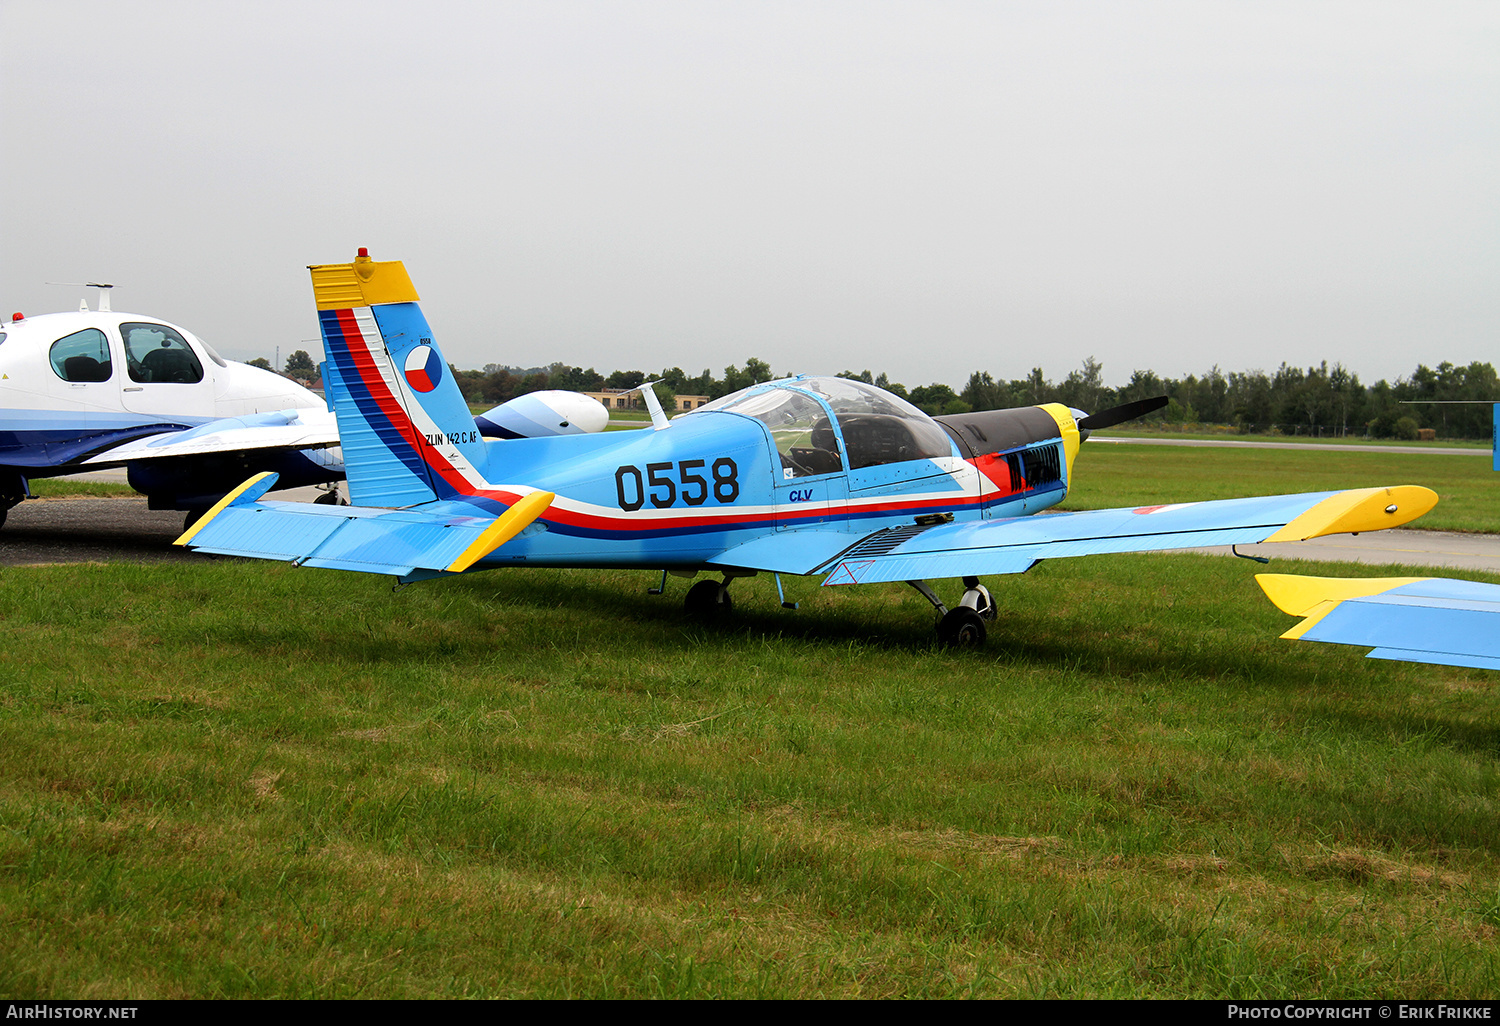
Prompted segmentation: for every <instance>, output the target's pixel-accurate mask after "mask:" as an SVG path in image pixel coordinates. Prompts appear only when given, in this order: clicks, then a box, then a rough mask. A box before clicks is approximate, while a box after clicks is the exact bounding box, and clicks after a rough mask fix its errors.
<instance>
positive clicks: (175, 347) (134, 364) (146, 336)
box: [120, 323, 203, 385]
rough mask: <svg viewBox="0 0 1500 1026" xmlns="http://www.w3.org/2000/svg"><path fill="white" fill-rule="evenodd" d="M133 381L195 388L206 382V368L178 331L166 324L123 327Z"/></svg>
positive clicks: (121, 330) (129, 324) (127, 363)
mask: <svg viewBox="0 0 1500 1026" xmlns="http://www.w3.org/2000/svg"><path fill="white" fill-rule="evenodd" d="M120 334H121V336H123V337H124V339H125V364H126V366H127V367H128V368H129V369H130V380H131V381H139V382H142V383H144V384H160V383H162V382H166V383H169V384H178V385H192V384H196V383H197V382H199V381H202V380H203V364H201V363H199V362H198V357H197V356H195V355H194V354H193V350H192V347H191V346H189V345H188V344H187V339H185V338H183V337H182V336H181V335H180V334H178V332H177V331H176V329H174V328H172V327H169V326H168V325H165V324H138V323H126V324H121V325H120Z"/></svg>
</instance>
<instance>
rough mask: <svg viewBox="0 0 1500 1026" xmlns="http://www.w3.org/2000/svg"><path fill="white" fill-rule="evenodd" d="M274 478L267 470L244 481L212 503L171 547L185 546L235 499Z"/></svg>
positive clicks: (231, 504)
mask: <svg viewBox="0 0 1500 1026" xmlns="http://www.w3.org/2000/svg"><path fill="white" fill-rule="evenodd" d="M275 476H276V475H275V474H274V473H272V472H271V471H269V470H268V471H266V472H265V473H263V474H256V475H255V476H254V477H252V478H251V479H250V480H248V481H246V482H245V483H244V484H242V485H240V486H239V487H238V488H236V489H235V490H234V491H232V492H230V493H229V494H228V495H226V496H224V498H222V499H220V500H219V501H218V502H216V503H214V504H213V507H212V508H211V509H209V511H208V512H207V513H205V514H203V515H202V516H201V517H199V518H198V522H197V523H195V524H194V525H193V526H192V527H189V528H188V529H187V530H186V531H183V532H182V536H181V537H180V538H178V539H177V540H176V541H174V542H173V543H172V544H173V545H186V544H187V543H188V542H190V541H192V540H193V536H194V535H196V534H197V533H198V532H199V531H201V530H203V529H204V528H205V527H207V526H208V522H209V521H210V520H212V519H213V518H214V517H216V516H218V515H219V514H220V513H222V512H224V511H225V510H226V509H228V508H229V507H230V506H233V505H234V500H235V499H238V498H239V497H240V496H241V495H244V494H245V493H246V492H248V491H249V490H250V489H252V488H254V487H255V486H256V485H258V484H260V483H261V482H262V481H264V480H265V479H266V478H268V477H275Z"/></svg>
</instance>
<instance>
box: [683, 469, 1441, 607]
mask: <svg viewBox="0 0 1500 1026" xmlns="http://www.w3.org/2000/svg"><path fill="white" fill-rule="evenodd" d="M1436 503H1437V495H1436V494H1435V493H1434V492H1432V491H1431V490H1430V489H1427V488H1422V487H1420V486H1416V485H1400V486H1397V487H1394V488H1361V489H1352V490H1348V491H1342V492H1310V493H1306V494H1302V495H1270V496H1259V497H1256V498H1249V499H1220V500H1215V501H1211V502H1188V503H1175V504H1172V505H1168V506H1139V507H1135V508H1133V509H1100V510H1089V511H1087V512H1082V513H1054V514H1040V515H1037V516H1029V517H1012V518H1007V519H1004V520H980V521H965V522H961V523H946V524H936V525H932V526H924V525H919V524H911V525H907V526H904V527H893V528H886V529H885V530H881V531H876V532H874V533H873V534H868V535H865V536H864V537H861V538H851V536H850V535H848V534H843V535H839V534H837V533H836V532H833V531H816V532H813V533H814V534H816V535H818V536H819V537H818V539H817V541H821V543H822V544H823V546H824V548H825V550H826V549H827V548H829V547H831V546H833V545H834V544H836V543H838V542H839V541H842V542H843V546H842V547H841V548H839V549H837V550H836V551H834V552H829V553H827V555H822V553H817V552H816V549H817V545H816V543H815V540H814V539H811V538H806V539H796V540H795V541H796V544H797V545H799V546H800V551H801V552H802V553H804V554H806V555H807V556H809V557H810V558H812V559H814V560H815V561H814V562H811V563H809V564H805V565H804V567H803V568H802V569H800V570H794V569H793V568H792V567H790V566H788V565H786V562H787V556H788V555H789V554H790V553H791V551H792V545H793V542H794V539H792V538H790V537H788V538H787V540H786V541H785V542H782V541H781V540H780V539H781V538H782V537H785V536H784V535H778V536H777V538H776V539H774V540H773V539H763V540H757V541H754V542H751V543H749V544H748V545H746V546H742V547H741V548H740V549H730V550H728V551H726V552H724V553H722V554H721V555H720V556H719V557H717V558H716V559H714V560H713V561H712V562H713V563H715V564H716V565H721V566H744V567H748V568H753V569H760V570H772V569H775V570H779V571H781V572H797V573H803V574H827V575H828V576H827V578H826V579H825V580H824V581H823V584H824V586H825V587H826V586H830V585H840V584H871V583H874V582H877V581H912V580H923V579H926V578H939V577H966V576H974V577H978V576H983V575H986V574H1018V573H1024V572H1025V571H1027V570H1028V569H1030V568H1031V566H1032V565H1033V564H1034V563H1036V562H1037V561H1038V560H1042V559H1060V558H1063V557H1067V556H1088V555H1097V554H1101V553H1108V552H1151V551H1157V550H1162V549H1182V548H1193V547H1198V546H1203V545H1247V544H1251V543H1253V542H1282V541H1303V540H1306V539H1308V538H1317V537H1320V536H1322V535H1327V534H1344V533H1358V532H1360V531H1378V530H1382V529H1384V528H1388V527H1400V526H1401V525H1402V524H1405V523H1408V522H1410V521H1411V520H1414V519H1416V518H1417V517H1419V516H1421V515H1422V514H1423V513H1426V512H1427V511H1428V510H1429V509H1431V508H1432V507H1433V506H1434V505H1435V504H1436ZM801 533H803V532H786V535H794V534H801ZM820 555H821V556H822V558H821V559H818V558H817V557H818V556H820Z"/></svg>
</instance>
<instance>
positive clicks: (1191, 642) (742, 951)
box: [0, 447, 1500, 998]
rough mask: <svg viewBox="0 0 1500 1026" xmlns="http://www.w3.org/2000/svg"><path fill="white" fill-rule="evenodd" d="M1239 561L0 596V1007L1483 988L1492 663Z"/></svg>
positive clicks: (210, 585)
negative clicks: (129, 1000) (937, 612)
mask: <svg viewBox="0 0 1500 1026" xmlns="http://www.w3.org/2000/svg"><path fill="white" fill-rule="evenodd" d="M1100 448H1101V449H1102V448H1104V447H1100ZM1087 455H1089V456H1090V458H1092V456H1094V455H1096V454H1087ZM1098 455H1103V456H1105V457H1106V458H1107V457H1108V455H1109V454H1107V453H1104V454H1098ZM1476 462H1477V461H1476ZM1278 568H1279V569H1296V566H1295V564H1292V563H1289V562H1286V561H1282V562H1281V563H1280V565H1279V567H1278ZM1308 569H1311V568H1308ZM1254 570H1255V567H1253V566H1252V565H1251V564H1249V563H1246V562H1244V561H1241V560H1233V559H1220V558H1213V557H1203V556H1186V555H1180V556H1116V557H1102V558H1095V559H1081V560H1059V561H1055V562H1050V563H1044V564H1042V565H1041V566H1039V567H1037V568H1036V569H1035V570H1033V571H1032V572H1031V573H1030V574H1027V575H1025V576H1024V577H1019V578H1008V579H1005V580H1003V581H992V582H991V584H992V586H995V587H996V589H997V595H998V596H999V599H1000V605H1001V608H1002V614H1001V619H1000V621H999V622H998V623H997V624H996V625H995V626H994V627H993V628H992V630H991V634H990V646H989V647H988V648H987V649H985V650H984V651H982V652H979V653H968V652H964V653H954V652H949V651H945V650H940V649H937V648H935V647H934V646H933V644H932V642H931V616H930V609H929V607H928V606H927V604H926V603H925V601H923V600H922V599H921V598H919V597H918V596H916V595H915V594H914V593H912V592H911V591H910V590H909V589H905V588H903V587H900V586H873V587H868V588H858V589H819V588H817V587H815V586H814V584H813V583H812V582H808V581H801V580H795V581H788V584H789V587H790V590H791V593H792V594H791V597H793V598H796V599H799V600H801V601H802V602H803V603H804V608H803V609H802V610H800V611H798V612H788V611H784V610H781V609H780V608H778V606H777V604H776V600H775V589H774V586H773V584H772V583H771V581H770V580H768V579H766V578H757V579H754V580H747V581H739V582H736V584H735V586H734V590H735V593H736V600H737V607H736V613H735V618H734V620H733V621H732V623H731V624H730V625H729V626H726V627H724V628H722V629H704V628H701V627H696V626H693V625H692V624H691V623H689V622H688V621H686V620H685V619H684V618H683V617H682V615H681V612H680V608H681V607H680V603H681V597H682V592H683V590H684V584H683V582H681V581H674V582H673V584H672V586H671V588H670V591H669V594H668V595H667V596H664V597H651V596H648V595H646V594H645V593H644V589H645V588H646V586H647V585H649V584H654V583H655V578H654V576H653V575H649V574H646V573H640V572H635V573H623V572H622V573H603V572H549V571H514V572H506V573H489V574H478V575H473V576H470V577H464V578H459V579H453V580H448V581H442V582H432V583H428V584H423V585H419V586H415V587H411V588H407V589H404V590H402V591H400V592H395V593H393V592H392V591H391V590H390V588H389V586H388V584H386V583H385V582H384V581H383V580H382V579H379V578H371V577H363V576H357V575H349V574H342V573H337V572H317V571H307V570H296V569H292V568H289V567H285V566H279V565H266V564H254V563H242V562H236V561H227V560H221V561H212V562H209V561H205V562H204V563H203V564H202V565H153V566H146V567H126V566H97V565H71V566H53V567H38V568H28V569H19V570H5V571H3V572H0V827H3V829H0V925H3V929H0V993H4V994H5V995H7V996H8V997H13V998H31V997H93V998H102V997H133V998H151V997H186V996H193V997H198V996H234V997H248V996H259V997H330V998H338V997H427V996H473V997H485V996H490V997H510V996H528V997H647V996H670V997H704V996H728V997H809V996H829V997H853V996H862V997H893V996H906V997H954V996H982V997H1039V996H1063V997H1072V996H1078V997H1084V996H1088V997H1122V996H1123V997H1136V996H1140V997H1146V996H1150V997H1178V996H1189V997H1287V996H1297V997H1308V998H1312V997H1326V998H1334V997H1351V996H1391V997H1396V996H1400V997H1408V998H1419V997H1438V996H1458V997H1493V996H1494V995H1495V994H1496V993H1497V991H1500V949H1497V945H1496V940H1497V935H1500V860H1497V857H1496V850H1495V849H1496V841H1495V838H1496V830H1495V823H1496V818H1497V814H1500V794H1497V784H1500V765H1497V758H1500V687H1497V685H1500V674H1495V673H1486V672H1483V671H1469V670H1461V669H1453V668H1445V667H1429V666H1418V665H1407V664H1395V663H1384V662H1378V661H1375V660H1367V659H1363V658H1361V655H1362V653H1361V652H1359V651H1357V650H1351V649H1345V648H1340V647H1333V646H1320V645H1311V644H1293V643H1290V642H1284V641H1280V640H1278V639H1277V637H1276V636H1277V634H1279V633H1280V632H1281V631H1282V630H1284V629H1286V627H1288V626H1289V625H1290V623H1291V622H1292V621H1291V619H1290V618H1288V617H1286V616H1284V615H1283V614H1281V613H1279V612H1277V611H1276V610H1275V609H1274V608H1273V607H1272V606H1271V605H1270V604H1269V603H1268V602H1266V601H1265V600H1264V598H1263V597H1262V596H1261V595H1260V593H1259V589H1258V588H1257V587H1256V586H1255V584H1254V583H1253V580H1252V574H1253V572H1254ZM1340 570H1347V572H1350V573H1354V574H1368V573H1370V568H1339V567H1329V566H1328V565H1327V564H1320V565H1318V566H1317V567H1316V569H1315V570H1312V571H1311V572H1318V573H1328V572H1339V571H1340ZM951 590H952V589H951V588H950V589H943V592H944V594H945V595H946V594H947V593H948V592H949V591H951ZM948 597H949V598H950V599H951V598H952V597H953V596H952V595H948Z"/></svg>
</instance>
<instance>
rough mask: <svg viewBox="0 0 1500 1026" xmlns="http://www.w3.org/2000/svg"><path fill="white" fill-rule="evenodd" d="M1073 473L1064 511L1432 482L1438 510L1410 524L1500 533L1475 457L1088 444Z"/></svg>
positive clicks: (1496, 489)
mask: <svg viewBox="0 0 1500 1026" xmlns="http://www.w3.org/2000/svg"><path fill="white" fill-rule="evenodd" d="M1074 475H1075V482H1074V485H1073V488H1072V490H1071V491H1070V492H1069V494H1068V498H1067V501H1066V502H1065V503H1064V504H1063V508H1064V509H1102V508H1108V507H1112V506H1145V505H1150V504H1153V503H1164V502H1190V501H1193V500H1197V499H1232V498H1239V497H1242V496H1248V495H1279V494H1285V493H1291V492H1321V491H1328V490H1332V489H1338V488H1369V487H1373V486H1378V485H1397V484H1415V485H1425V486H1426V487H1428V488H1431V489H1432V490H1433V491H1435V492H1437V493H1438V504H1437V507H1436V508H1435V509H1433V510H1432V512H1430V513H1428V514H1427V515H1426V516H1424V517H1422V518H1421V519H1419V520H1417V521H1415V522H1414V523H1412V524H1411V525H1410V526H1412V527H1415V528H1424V529H1427V530H1433V531H1483V532H1496V531H1500V474H1497V473H1495V471H1494V470H1493V469H1492V467H1491V462H1490V461H1489V460H1484V459H1478V458H1476V457H1473V456H1463V455H1428V454H1425V453H1424V454H1408V453H1393V452H1382V451H1380V450H1379V449H1376V448H1371V449H1369V450H1357V451H1353V452H1349V453H1330V452H1327V451H1326V450H1309V451H1307V452H1299V451H1297V450H1295V449H1236V448H1224V447H1218V446H1205V447H1197V446H1180V445H1139V446H1136V445H1090V444H1088V443H1085V444H1084V445H1083V447H1082V449H1081V451H1080V452H1079V454H1078V458H1077V460H1076V461H1075V463H1074Z"/></svg>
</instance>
